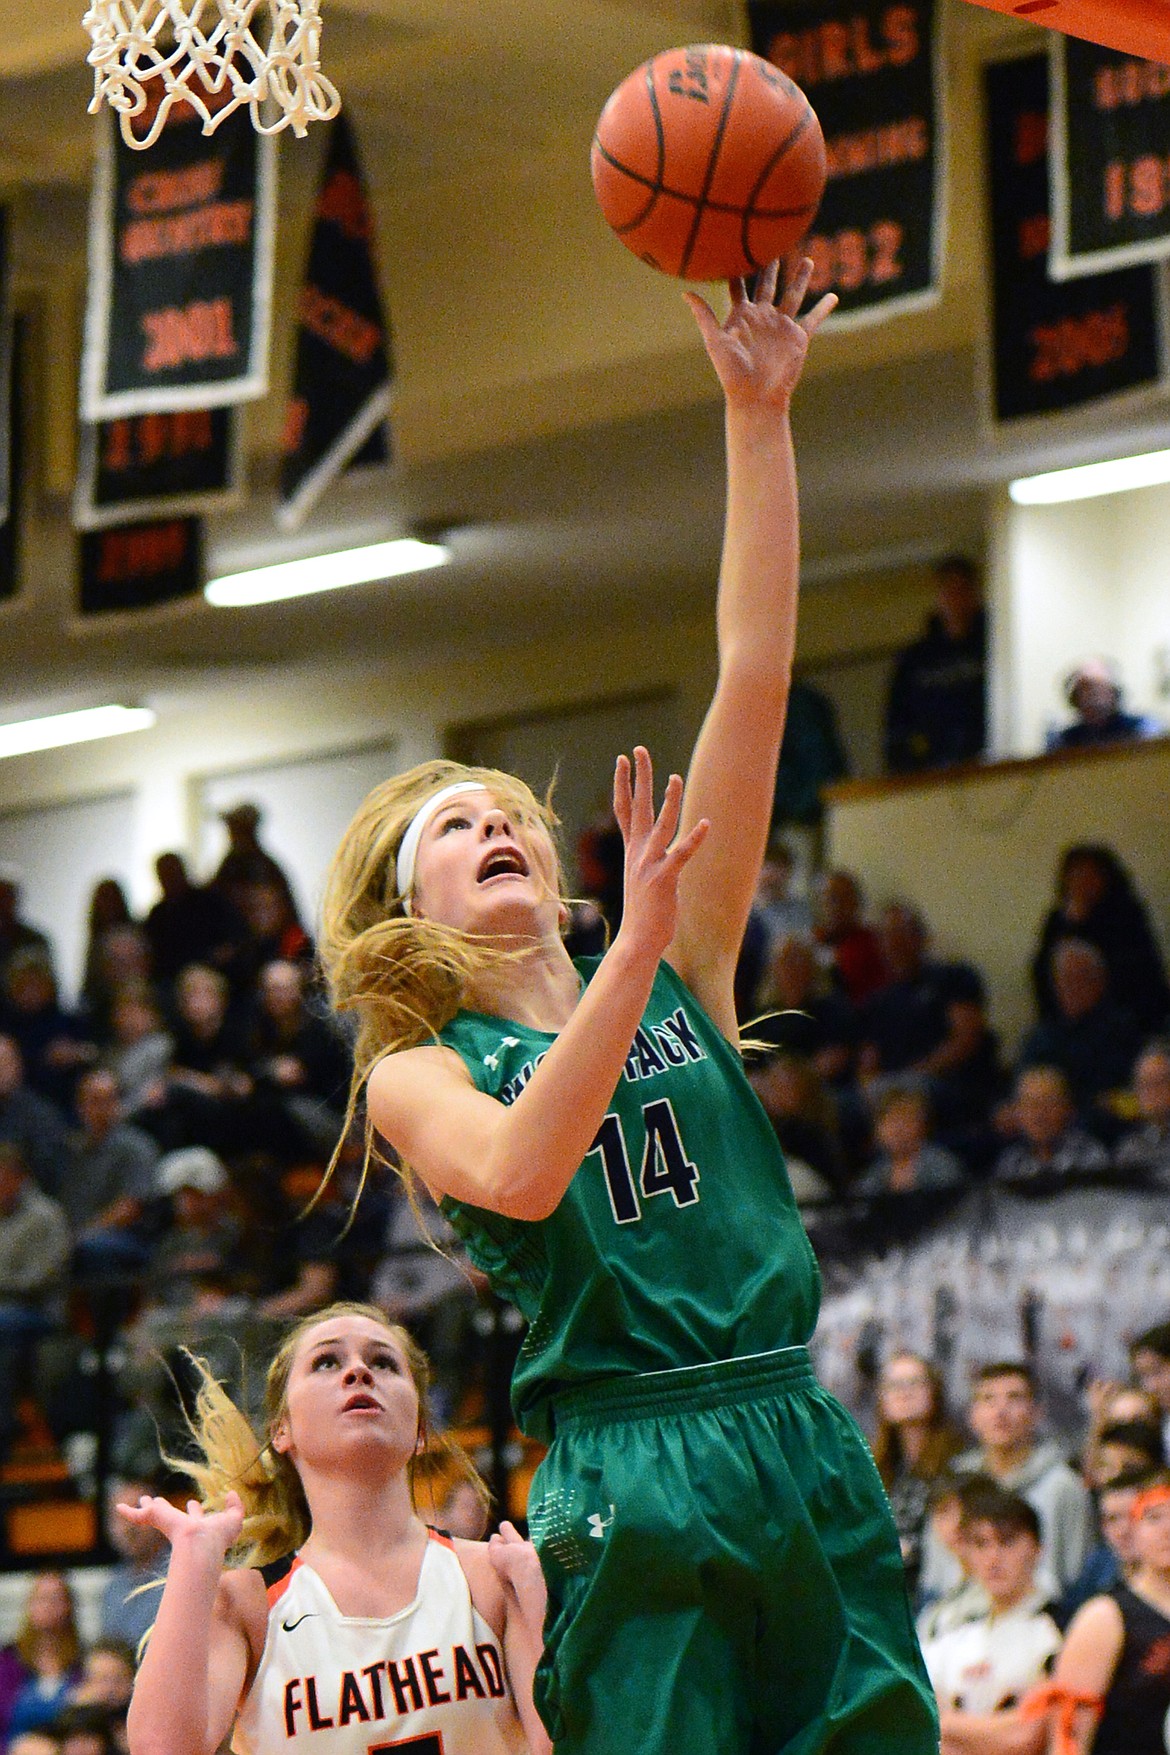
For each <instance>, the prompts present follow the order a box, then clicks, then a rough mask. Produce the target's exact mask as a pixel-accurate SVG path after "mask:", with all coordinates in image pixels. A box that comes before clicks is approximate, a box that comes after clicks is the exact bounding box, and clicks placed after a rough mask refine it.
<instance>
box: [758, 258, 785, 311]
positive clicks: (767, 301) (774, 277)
mask: <svg viewBox="0 0 1170 1755" xmlns="http://www.w3.org/2000/svg"><path fill="white" fill-rule="evenodd" d="M779 280H780V264H779V262H778V261H772V262H769V263H768V266H767V267H766V268H761V270H760V277H759V279H758V281H757V282H756V303H757V304H758V305H774V304H775V302H776V287H777V285H778V284H779Z"/></svg>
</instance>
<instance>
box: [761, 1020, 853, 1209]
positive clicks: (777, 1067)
mask: <svg viewBox="0 0 1170 1755" xmlns="http://www.w3.org/2000/svg"><path fill="white" fill-rule="evenodd" d="M777 1022H779V1020H777ZM749 1077H750V1080H751V1085H752V1089H753V1090H754V1091H755V1093H756V1095H757V1097H758V1098H759V1099H760V1102H761V1103H762V1104H763V1106H764V1109H765V1110H766V1112H767V1116H768V1120H769V1121H770V1122H771V1123H772V1126H773V1127H774V1128H775V1130H776V1137H777V1139H778V1140H779V1141H780V1144H781V1147H782V1148H783V1151H784V1156H785V1160H786V1162H787V1165H788V1176H789V1180H790V1182H791V1183H792V1192H793V1194H794V1195H795V1196H796V1202H797V1205H798V1206H799V1207H801V1209H802V1211H804V1210H805V1209H808V1208H812V1209H815V1208H817V1207H819V1206H823V1205H824V1204H825V1203H826V1202H827V1201H828V1200H830V1199H831V1198H832V1196H833V1194H834V1193H836V1192H837V1191H839V1190H840V1188H841V1187H842V1184H843V1183H844V1181H845V1163H844V1159H843V1156H842V1151H841V1140H840V1135H839V1132H838V1127H837V1112H836V1109H835V1107H834V1104H833V1099H832V1097H831V1095H830V1094H829V1091H828V1090H827V1089H826V1087H825V1085H824V1083H823V1081H822V1080H821V1079H820V1077H819V1076H818V1074H817V1071H816V1069H815V1067H814V1066H813V1065H812V1064H811V1062H809V1061H807V1060H805V1059H803V1058H802V1057H801V1056H800V1055H796V1054H786V1053H780V1054H769V1055H768V1056H767V1057H766V1058H765V1059H764V1060H763V1061H762V1062H761V1063H760V1064H759V1065H758V1066H754V1067H753V1068H752V1070H751V1072H750V1074H749ZM807 1217H808V1213H807V1212H806V1218H807Z"/></svg>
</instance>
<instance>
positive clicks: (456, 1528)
mask: <svg viewBox="0 0 1170 1755" xmlns="http://www.w3.org/2000/svg"><path fill="white" fill-rule="evenodd" d="M487 1527H488V1508H487V1506H486V1505H485V1504H484V1502H483V1495H482V1493H481V1492H480V1490H479V1485H478V1483H477V1482H475V1481H467V1480H456V1481H453V1482H452V1484H451V1486H450V1487H449V1488H448V1489H447V1492H446V1494H445V1495H444V1496H443V1498H442V1500H441V1501H440V1502H439V1506H438V1508H437V1510H436V1513H435V1528H436V1529H439V1530H445V1531H446V1533H447V1534H448V1535H449V1536H462V1538H463V1540H464V1541H465V1542H482V1541H483V1539H484V1537H485V1535H486V1534H487Z"/></svg>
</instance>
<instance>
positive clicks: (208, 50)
mask: <svg viewBox="0 0 1170 1755" xmlns="http://www.w3.org/2000/svg"><path fill="white" fill-rule="evenodd" d="M82 23H83V25H84V27H85V29H86V30H87V31H88V32H89V34H90V37H91V38H92V40H93V47H92V49H91V50H90V52H89V54H88V55H87V57H86V60H87V61H88V63H89V65H90V66H91V67H92V68H93V70H94V94H93V102H92V103H91V104H90V106H89V111H90V114H91V115H94V114H96V113H97V111H98V110H99V109H100V108H101V106H102V102H103V100H104V101H105V102H106V103H108V104H109V106H110V108H111V109H112V110H114V111H116V112H117V114H118V116H119V118H120V121H121V128H122V138H123V139H124V140H125V142H126V144H127V146H132V147H135V148H137V149H140V150H141V149H143V148H145V147H148V146H152V145H153V144H154V142H155V141H156V140H157V139H158V137H159V135H160V134H161V133H162V130H163V129H164V128H165V127H166V124H167V119H168V117H169V115H170V112H171V110H172V109H173V108H174V106H175V105H176V104H184V103H185V104H190V106H191V108H192V109H193V110H194V111H195V113H196V115H197V116H198V117H199V118H200V120H201V121H202V123H203V132H204V133H205V134H212V133H214V131H215V130H216V128H218V127H219V124H220V123H221V122H222V121H223V120H224V119H225V118H226V117H227V116H230V115H232V114H233V112H234V111H236V110H238V109H240V108H242V107H243V106H244V105H247V107H248V108H249V109H250V110H251V112H252V123H253V126H254V127H255V128H256V129H257V131H258V132H259V133H261V134H278V133H280V131H281V129H283V128H291V129H292V131H293V133H294V134H298V135H303V134H304V133H305V131H306V128H307V125H308V124H309V123H310V122H318V121H321V122H323V121H328V120H329V118H330V117H332V116H335V115H336V114H337V112H338V110H339V109H340V108H341V99H340V97H339V96H338V94H337V91H336V89H335V88H334V87H333V86H332V85H331V84H330V82H329V81H328V80H327V79H326V78H325V76H324V74H323V73H322V72H321V64H320V47H321V16H320V11H319V0H90V5H89V10H88V11H87V12H86V14H85V17H84V19H83V20H82ZM265 25H267V29H265ZM136 124H137V127H136Z"/></svg>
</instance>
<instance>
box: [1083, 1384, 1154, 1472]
mask: <svg viewBox="0 0 1170 1755" xmlns="http://www.w3.org/2000/svg"><path fill="white" fill-rule="evenodd" d="M1085 1399H1086V1402H1087V1404H1088V1409H1089V1424H1088V1430H1087V1431H1086V1433H1085V1443H1084V1448H1083V1451H1082V1453H1081V1473H1082V1474H1083V1475H1084V1477H1085V1480H1086V1481H1087V1482H1088V1484H1089V1485H1090V1486H1095V1485H1096V1484H1097V1483H1099V1482H1101V1481H1104V1480H1107V1479H1108V1478H1109V1470H1108V1469H1107V1468H1105V1467H1103V1465H1102V1463H1101V1461H1100V1459H1099V1457H1098V1455H1097V1446H1098V1444H1099V1442H1100V1438H1101V1434H1102V1432H1104V1430H1105V1428H1106V1427H1107V1426H1118V1425H1128V1424H1131V1423H1136V1424H1138V1425H1141V1426H1153V1427H1154V1428H1155V1429H1156V1430H1157V1431H1158V1433H1159V1436H1160V1435H1161V1429H1162V1411H1161V1409H1160V1408H1159V1406H1158V1404H1157V1402H1156V1401H1155V1400H1154V1398H1153V1396H1152V1395H1149V1394H1148V1393H1147V1392H1146V1391H1145V1390H1144V1389H1138V1388H1136V1387H1135V1386H1134V1385H1133V1384H1129V1383H1108V1382H1104V1381H1102V1380H1100V1379H1098V1380H1096V1381H1095V1382H1093V1383H1090V1384H1089V1386H1088V1388H1087V1390H1086V1392H1085ZM1164 1449H1165V1445H1164V1442H1163V1451H1164ZM1161 1460H1162V1459H1161V1458H1160V1459H1159V1461H1161Z"/></svg>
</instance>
